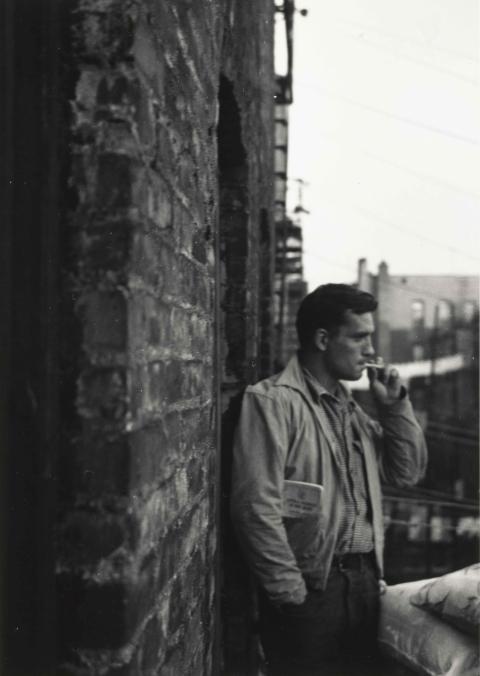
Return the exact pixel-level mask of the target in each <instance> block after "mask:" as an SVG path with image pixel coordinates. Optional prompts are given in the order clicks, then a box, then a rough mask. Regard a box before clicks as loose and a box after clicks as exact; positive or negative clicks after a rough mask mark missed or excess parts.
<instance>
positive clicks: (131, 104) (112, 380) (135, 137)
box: [58, 0, 273, 676]
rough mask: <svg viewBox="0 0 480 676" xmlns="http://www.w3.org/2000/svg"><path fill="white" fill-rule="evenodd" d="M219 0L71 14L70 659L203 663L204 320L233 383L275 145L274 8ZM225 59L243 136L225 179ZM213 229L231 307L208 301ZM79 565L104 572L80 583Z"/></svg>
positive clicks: (120, 0)
mask: <svg viewBox="0 0 480 676" xmlns="http://www.w3.org/2000/svg"><path fill="white" fill-rule="evenodd" d="M231 9H232V11H231V12H230V11H228V12H225V11H224V7H223V5H222V3H220V2H219V0H212V2H209V3H206V5H205V3H204V4H203V5H202V3H198V2H195V1H194V0H186V1H183V2H180V3H173V4H172V3H161V2H157V1H156V0H145V2H143V3H137V2H130V1H129V0H128V1H127V0H78V2H77V4H76V6H75V9H74V10H73V14H72V23H73V25H72V28H73V47H72V57H73V64H72V65H74V68H75V69H77V72H76V73H75V75H73V74H72V85H73V84H74V83H73V79H74V78H75V77H78V78H79V79H78V83H77V86H76V87H73V86H72V88H71V91H72V94H71V96H72V99H73V100H72V118H71V130H70V139H68V142H70V140H72V141H73V144H74V145H72V153H73V157H72V165H71V168H69V171H70V175H69V176H68V180H69V183H70V191H71V194H72V200H71V210H72V213H71V215H70V216H69V218H68V222H69V223H71V226H72V227H71V235H70V234H69V238H70V237H71V239H70V240H69V246H70V248H71V251H72V252H73V258H74V261H75V264H74V266H73V268H74V270H75V284H74V286H75V288H74V291H75V303H76V306H75V307H76V320H77V321H78V323H79V325H80V326H81V327H82V336H81V340H80V341H78V342H79V345H78V347H77V348H76V349H77V351H78V355H77V356H76V361H75V364H76V366H75V367H71V368H73V371H74V372H72V385H73V384H74V383H75V382H76V385H77V401H76V406H77V408H76V413H75V415H76V417H75V420H74V421H73V423H72V425H71V429H72V430H74V432H72V434H73V433H74V434H76V435H78V439H77V441H76V442H75V443H73V442H72V443H70V444H68V445H66V447H65V451H64V452H62V453H60V454H59V456H60V457H59V463H58V466H59V484H61V487H60V492H61V495H60V503H61V505H62V507H63V506H65V510H63V509H61V510H60V511H61V513H62V518H61V521H60V523H59V531H58V534H59V540H60V543H61V544H60V548H59V553H60V554H61V556H62V557H63V563H64V567H63V569H62V570H64V571H68V570H70V572H64V573H63V574H62V575H61V576H60V577H59V583H60V587H61V588H62V589H63V592H64V593H63V599H62V600H61V604H60V606H61V612H60V620H61V622H64V623H65V625H68V626H66V631H65V633H64V636H63V640H62V644H63V645H67V646H70V648H71V652H70V654H75V655H77V657H78V668H79V669H80V667H81V665H82V664H89V665H91V672H92V673H99V674H100V673H103V674H106V675H107V676H108V675H109V674H110V676H113V675H114V674H115V675H116V676H121V675H122V674H125V676H126V675H127V674H128V676H150V674H152V675H153V674H159V675H161V676H178V675H179V674H185V675H186V676H188V675H189V674H191V675H192V676H200V674H202V675H205V676H206V674H208V673H213V671H214V666H215V665H212V641H213V624H214V622H213V613H214V611H213V604H214V590H215V580H214V575H215V572H214V569H215V563H214V561H215V556H216V546H217V542H218V534H217V533H216V521H217V517H216V493H217V491H218V488H219V487H217V486H215V480H216V466H215V463H216V449H215V443H216V435H215V413H214V404H215V403H216V402H215V401H214V398H215V389H214V379H213V375H214V374H213V364H214V363H215V353H214V342H215V341H214V338H215V336H214V326H215V323H216V322H217V321H220V322H221V326H222V331H223V335H222V336H221V340H223V341H225V339H226V343H227V349H228V363H229V366H230V367H231V370H232V372H233V370H235V374H234V376H232V378H231V379H234V378H236V379H238V380H241V379H242V378H243V379H245V371H246V364H247V363H249V360H251V359H253V358H255V356H256V355H255V354H252V352H254V351H255V349H256V347H255V346H254V342H255V337H256V336H257V334H258V327H257V324H258V319H257V314H256V310H253V309H252V308H253V306H255V307H257V306H258V293H259V289H258V283H257V282H258V274H257V268H258V266H259V260H258V256H257V255H256V253H255V249H256V247H257V244H258V235H257V234H256V230H258V227H257V225H258V224H257V223H256V220H255V217H254V216H253V215H254V214H258V213H260V209H261V208H264V209H267V210H268V209H270V206H271V199H272V186H271V168H272V167H271V164H272V158H273V115H272V110H273V61H272V55H271V53H270V52H271V51H272V26H273V5H272V3H271V2H267V0H262V2H261V3H253V0H245V2H236V1H235V2H234V3H233V4H232V7H231ZM245 35H249V40H248V41H246V40H245V39H244V36H245ZM221 72H222V73H224V74H225V76H226V77H228V78H229V79H230V80H231V81H232V82H233V83H234V86H233V87H232V91H233V93H234V95H235V96H236V99H237V102H236V104H235V105H236V106H237V108H238V110H237V112H238V120H237V121H238V129H237V128H236V127H235V131H236V132H238V134H239V135H240V138H239V139H237V141H238V144H239V145H240V146H241V147H242V148H243V159H242V162H243V165H242V166H239V167H233V168H231V169H232V171H231V172H230V173H229V176H228V180H226V175H225V166H223V165H222V166H219V160H220V165H221V163H222V160H223V159H224V158H225V156H226V154H228V153H226V152H225V139H222V138H221V134H217V132H219V129H217V126H216V125H217V120H218V119H219V101H218V83H219V79H220V73H221ZM220 119H221V120H222V124H221V126H222V125H223V123H224V121H225V106H224V101H220ZM234 126H235V125H234ZM227 127H228V124H227ZM229 147H230V146H229ZM227 150H228V148H227ZM247 158H248V162H247V161H246V160H247ZM247 164H248V166H247ZM229 181H230V182H233V185H230V186H229V187H228V188H227V190H225V185H226V183H228V182H229ZM219 184H220V189H219ZM220 195H221V198H220V199H219V196H220ZM218 239H219V240H220V245H221V246H222V263H223V272H224V277H223V283H224V286H225V290H227V291H228V292H227V293H223V291H222V295H223V300H224V301H225V305H224V307H223V308H222V313H223V315H224V314H225V310H227V315H228V316H227V319H226V321H225V317H224V316H222V317H220V318H219V317H217V316H216V311H215V307H216V305H215V296H216V293H218V289H217V290H216V289H215V269H216V264H217V263H218V262H216V261H215V260H214V256H215V247H216V244H217V240H218ZM264 258H265V256H264ZM262 260H263V259H262ZM70 272H72V271H70ZM262 293H265V295H266V296H267V295H268V289H266V290H265V289H264V287H263V286H262ZM266 302H267V306H268V298H266ZM242 316H243V317H244V319H243V321H242V319H241V317H242ZM262 316H266V313H264V314H263V315H262ZM225 333H226V335H225ZM252 346H253V347H252ZM109 360H111V361H109ZM75 369H76V371H75ZM227 379H228V378H227ZM210 400H211V401H212V402H213V403H212V404H210V403H209V404H208V405H207V402H209V401H210ZM202 402H205V405H203V403H202ZM200 404H201V406H200ZM192 407H193V408H192ZM168 411H170V413H167V412H168ZM67 434H68V432H67ZM88 510H91V511H88ZM59 563H61V560H59ZM107 564H108V565H107ZM82 567H83V569H84V573H85V574H86V571H90V572H91V571H92V570H97V571H99V572H101V573H102V575H103V577H102V576H99V577H96V578H95V580H96V582H92V581H88V580H87V579H83V578H82V577H81V576H80V575H77V574H75V573H74V571H78V570H79V569H80V568H82ZM113 577H115V580H114V579H113ZM100 580H102V581H103V582H102V583H100ZM69 615H71V616H72V617H71V618H70V617H69ZM147 620H148V621H147ZM104 623H107V624H108V626H107V627H106V628H105V627H104ZM142 627H143V629H142ZM69 664H71V665H73V664H77V662H75V661H74V660H70V662H69ZM72 673H73V672H72ZM79 673H80V672H79Z"/></svg>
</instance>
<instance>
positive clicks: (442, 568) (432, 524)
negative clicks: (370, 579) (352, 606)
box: [383, 491, 480, 584]
mask: <svg viewBox="0 0 480 676" xmlns="http://www.w3.org/2000/svg"><path fill="white" fill-rule="evenodd" d="M383 512H384V523H385V576H386V579H387V582H388V583H389V584H395V583H399V582H406V581H408V580H419V579H423V578H429V577H436V576H438V575H443V574H445V573H447V572H450V571H453V570H457V569H459V568H463V567H464V566H467V565H469V564H471V563H475V562H477V561H478V559H479V526H480V518H479V511H478V506H477V505H476V504H475V503H474V502H470V501H465V500H455V499H454V498H450V496H441V497H440V496H438V495H433V494H431V495H429V496H426V495H422V496H420V495H412V494H408V493H405V494H403V493H400V491H399V492H395V493H394V492H393V491H390V492H386V494H385V496H384V501H383Z"/></svg>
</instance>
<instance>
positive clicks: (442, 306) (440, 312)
mask: <svg viewBox="0 0 480 676" xmlns="http://www.w3.org/2000/svg"><path fill="white" fill-rule="evenodd" d="M437 316H438V326H439V327H441V328H448V327H449V326H450V325H451V322H452V304H451V303H449V302H448V300H441V301H439V303H438V305H437Z"/></svg>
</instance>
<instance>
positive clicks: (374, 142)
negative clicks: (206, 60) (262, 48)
mask: <svg viewBox="0 0 480 676" xmlns="http://www.w3.org/2000/svg"><path fill="white" fill-rule="evenodd" d="M296 6H297V9H298V10H301V9H306V10H308V15H307V16H306V17H303V16H301V15H300V14H299V13H298V12H297V13H296V14H295V30H294V72H293V85H294V89H293V93H294V103H293V104H292V105H291V107H290V113H289V114H290V127H289V165H288V171H289V193H288V205H289V210H290V212H292V211H293V209H294V207H295V206H296V205H297V204H298V201H299V190H298V189H299V183H298V182H297V179H301V180H303V181H304V182H305V184H304V186H303V189H302V202H303V207H304V208H305V209H307V210H308V211H309V212H310V213H309V214H303V215H302V216H301V224H302V227H303V237H304V276H305V279H306V280H307V282H308V285H309V289H310V290H311V289H313V288H314V287H315V286H317V285H318V284H322V283H325V282H328V281H332V282H348V283H351V282H353V281H355V279H356V270H357V261H358V259H359V258H362V257H363V258H366V259H367V261H368V266H369V269H370V271H372V272H376V270H377V268H378V264H379V263H380V262H381V261H386V262H387V263H388V265H389V269H390V272H391V273H392V274H395V275H399V274H405V275H409V274H410V275H413V274H415V275H416V274H449V275H453V274H454V275H478V274H479V272H480V76H479V73H480V3H479V2H478V1H477V0H401V1H400V0H303V1H302V0H296ZM277 56H278V59H277V72H279V71H280V72H281V59H282V49H281V46H280V45H279V46H278V50H277Z"/></svg>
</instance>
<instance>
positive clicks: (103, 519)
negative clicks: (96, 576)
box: [58, 510, 140, 569]
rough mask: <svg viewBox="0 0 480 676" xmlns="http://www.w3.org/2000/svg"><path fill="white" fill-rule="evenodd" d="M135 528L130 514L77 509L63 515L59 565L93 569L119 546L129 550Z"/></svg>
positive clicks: (136, 532)
mask: <svg viewBox="0 0 480 676" xmlns="http://www.w3.org/2000/svg"><path fill="white" fill-rule="evenodd" d="M139 535H140V533H139V527H138V524H137V523H136V522H135V519H133V518H132V517H131V516H130V515H122V514H120V515H117V514H108V513H98V512H96V511H94V510H90V511H85V510H83V511H80V510H77V511H76V512H73V513H72V514H69V515H67V516H66V517H65V519H64V520H63V522H62V523H61V525H60V527H59V530H58V538H59V542H60V543H61V546H60V547H59V551H58V556H59V559H60V561H61V563H62V566H66V565H67V566H68V565H70V566H71V567H75V568H78V567H87V568H90V569H92V568H93V569H95V568H96V567H97V566H98V563H99V562H100V561H101V560H102V559H105V558H106V557H109V556H110V555H112V554H114V553H115V552H116V551H117V550H120V548H124V549H125V550H127V551H129V552H133V551H134V550H135V548H136V546H137V543H138V539H139Z"/></svg>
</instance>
